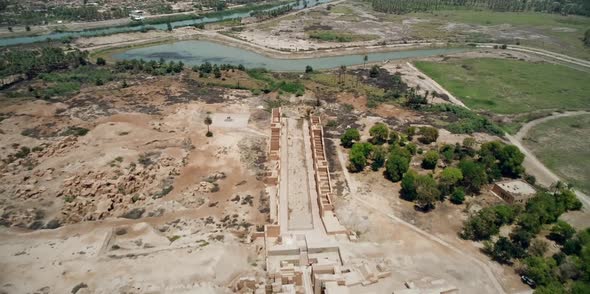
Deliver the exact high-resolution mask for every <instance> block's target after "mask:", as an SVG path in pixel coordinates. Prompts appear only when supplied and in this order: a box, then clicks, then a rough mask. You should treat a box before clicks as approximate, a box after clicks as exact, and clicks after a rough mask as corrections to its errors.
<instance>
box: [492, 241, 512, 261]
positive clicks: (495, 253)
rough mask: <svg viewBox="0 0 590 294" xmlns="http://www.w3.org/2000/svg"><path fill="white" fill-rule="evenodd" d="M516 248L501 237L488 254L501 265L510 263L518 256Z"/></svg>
mask: <svg viewBox="0 0 590 294" xmlns="http://www.w3.org/2000/svg"><path fill="white" fill-rule="evenodd" d="M516 250H517V249H516V247H515V246H514V245H513V244H512V242H510V240H509V239H508V238H506V237H500V238H499V239H498V241H496V243H495V244H494V246H493V247H492V250H491V251H490V252H488V253H489V254H490V256H491V257H492V259H494V260H495V261H497V262H499V263H504V264H506V263H510V261H511V260H512V258H513V257H514V256H515V255H516Z"/></svg>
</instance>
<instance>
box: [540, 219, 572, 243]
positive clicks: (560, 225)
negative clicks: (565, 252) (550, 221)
mask: <svg viewBox="0 0 590 294" xmlns="http://www.w3.org/2000/svg"><path fill="white" fill-rule="evenodd" d="M575 234H576V230H575V229H574V228H573V227H572V226H571V225H570V224H568V223H566V222H564V221H562V220H558V221H557V223H555V224H554V225H553V227H551V233H550V234H549V235H548V236H547V237H548V238H549V239H551V240H553V241H555V242H557V243H558V244H562V245H563V244H564V243H565V241H567V240H569V239H570V238H571V237H573V236H574V235H575Z"/></svg>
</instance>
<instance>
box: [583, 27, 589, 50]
mask: <svg viewBox="0 0 590 294" xmlns="http://www.w3.org/2000/svg"><path fill="white" fill-rule="evenodd" d="M584 45H586V46H588V47H590V29H587V30H586V33H584Z"/></svg>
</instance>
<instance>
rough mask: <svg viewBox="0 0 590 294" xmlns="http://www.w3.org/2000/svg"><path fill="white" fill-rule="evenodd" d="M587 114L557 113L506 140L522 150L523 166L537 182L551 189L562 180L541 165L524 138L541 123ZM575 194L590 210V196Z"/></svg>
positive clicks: (525, 126)
mask: <svg viewBox="0 0 590 294" xmlns="http://www.w3.org/2000/svg"><path fill="white" fill-rule="evenodd" d="M587 113H588V112H585V111H572V112H564V113H555V114H553V115H551V116H547V117H543V118H540V119H536V120H533V121H530V122H528V123H527V124H525V125H523V126H522V128H521V129H520V131H518V133H517V134H516V135H514V136H511V135H509V134H506V139H508V141H510V143H511V144H513V145H515V146H517V147H518V148H520V150H521V151H522V153H524V155H525V159H524V163H523V165H524V167H525V168H526V170H527V172H528V173H529V174H531V175H533V176H535V178H536V179H537V182H538V183H539V184H541V185H543V186H547V187H549V186H551V185H552V184H553V183H555V182H557V181H561V179H560V178H559V177H558V176H557V175H556V174H555V173H553V172H552V171H551V170H549V169H548V168H547V167H546V166H545V165H543V163H541V161H539V159H537V157H536V156H535V155H534V154H533V153H532V152H531V151H530V150H528V149H527V148H526V147H525V146H524V145H523V144H522V140H523V138H524V136H526V134H527V133H528V132H529V130H531V129H532V128H533V127H534V126H536V125H538V124H540V123H544V122H546V121H550V120H553V119H556V118H560V117H566V116H574V115H581V114H587ZM575 192H576V195H577V196H578V199H580V201H582V203H583V204H584V206H585V207H586V208H590V198H589V197H588V195H586V194H584V193H582V192H580V191H578V190H575Z"/></svg>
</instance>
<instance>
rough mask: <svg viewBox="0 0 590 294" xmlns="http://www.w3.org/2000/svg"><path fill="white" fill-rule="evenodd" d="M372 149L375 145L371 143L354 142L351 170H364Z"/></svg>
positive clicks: (351, 153) (350, 157)
mask: <svg viewBox="0 0 590 294" xmlns="http://www.w3.org/2000/svg"><path fill="white" fill-rule="evenodd" d="M372 151H373V145H371V143H354V145H352V149H351V150H350V155H349V165H348V170H349V171H351V172H360V171H363V170H364V169H365V167H366V166H367V158H368V157H369V155H370V154H371V152H372Z"/></svg>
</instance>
